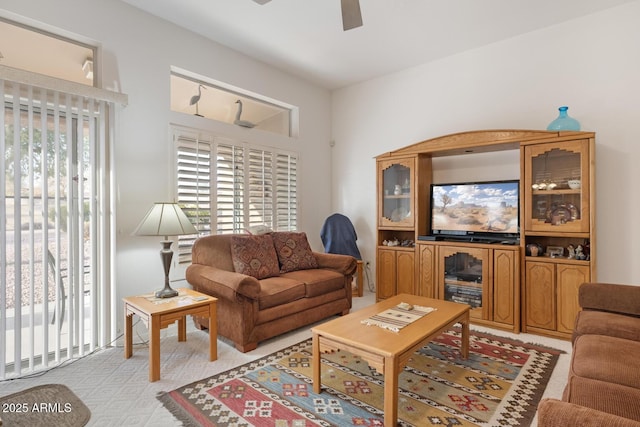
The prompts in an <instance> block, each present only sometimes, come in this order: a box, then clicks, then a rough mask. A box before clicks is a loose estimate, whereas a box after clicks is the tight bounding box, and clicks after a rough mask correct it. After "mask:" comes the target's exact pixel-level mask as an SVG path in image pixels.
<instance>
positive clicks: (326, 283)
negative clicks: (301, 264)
mask: <svg viewBox="0 0 640 427" xmlns="http://www.w3.org/2000/svg"><path fill="white" fill-rule="evenodd" d="M282 277H287V278H289V279H295V280H299V281H301V282H304V288H305V296H306V297H307V298H313V297H315V296H318V295H323V294H326V293H329V292H332V291H337V290H338V289H344V287H345V282H344V275H342V274H340V273H336V272H335V271H331V270H323V269H317V268H316V269H312V270H297V271H290V272H288V273H285V274H284V276H282Z"/></svg>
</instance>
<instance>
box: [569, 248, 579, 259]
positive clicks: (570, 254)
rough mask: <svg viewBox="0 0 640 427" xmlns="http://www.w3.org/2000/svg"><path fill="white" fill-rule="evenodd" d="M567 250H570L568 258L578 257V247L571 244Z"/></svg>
mask: <svg viewBox="0 0 640 427" xmlns="http://www.w3.org/2000/svg"><path fill="white" fill-rule="evenodd" d="M578 247H580V246H578ZM567 251H568V252H569V256H568V257H567V258H569V259H574V258H575V257H576V248H575V247H574V246H573V245H569V246H568V247H567Z"/></svg>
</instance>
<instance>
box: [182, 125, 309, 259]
mask: <svg viewBox="0 0 640 427" xmlns="http://www.w3.org/2000/svg"><path fill="white" fill-rule="evenodd" d="M173 133H174V142H175V146H176V159H177V162H176V168H177V170H176V171H177V201H178V203H180V205H181V206H182V208H183V210H184V212H185V213H186V214H187V216H188V217H189V218H190V219H191V222H192V223H193V224H194V225H195V226H196V229H197V230H198V233H199V235H206V234H211V233H214V234H225V233H243V232H245V231H246V230H247V229H249V228H250V227H252V226H256V225H265V226H267V227H269V228H271V229H273V230H280V231H286V230H295V229H296V228H297V202H298V200H297V179H298V176H297V172H298V171H297V166H298V156H297V155H296V154H295V153H291V152H285V151H281V150H276V149H271V148H264V147H257V146H252V145H250V144H248V143H243V142H238V141H233V140H230V139H228V138H223V137H217V136H215V135H212V134H209V133H207V132H203V131H192V130H185V129H181V128H174V132H173ZM196 237H197V236H181V237H180V238H179V244H178V248H179V249H178V262H180V263H188V262H190V261H191V246H192V245H193V242H194V240H195V238H196Z"/></svg>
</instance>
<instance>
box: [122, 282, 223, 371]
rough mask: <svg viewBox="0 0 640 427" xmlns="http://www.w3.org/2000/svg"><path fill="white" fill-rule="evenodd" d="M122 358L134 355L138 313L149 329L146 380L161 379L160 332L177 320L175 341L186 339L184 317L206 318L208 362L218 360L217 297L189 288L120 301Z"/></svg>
mask: <svg viewBox="0 0 640 427" xmlns="http://www.w3.org/2000/svg"><path fill="white" fill-rule="evenodd" d="M123 301H124V358H125V359H128V358H130V357H131V356H132V355H133V315H134V314H137V315H138V316H139V317H140V319H141V320H142V321H143V322H144V324H145V326H146V327H147V329H149V381H151V382H153V381H158V380H159V379H160V329H164V328H166V327H167V326H169V325H171V324H173V323H174V322H175V321H176V320H177V321H178V341H186V340H187V322H186V316H187V315H192V316H202V317H207V318H209V360H210V361H214V360H216V359H217V358H218V323H217V320H216V302H217V301H218V299H217V298H214V297H211V296H209V295H206V294H202V293H200V292H196V291H194V290H192V289H186V288H181V289H178V296H177V297H173V298H166V299H162V298H156V297H155V296H153V294H149V295H139V296H133V297H127V298H123Z"/></svg>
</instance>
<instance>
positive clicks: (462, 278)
mask: <svg viewBox="0 0 640 427" xmlns="http://www.w3.org/2000/svg"><path fill="white" fill-rule="evenodd" d="M489 282H490V279H489V249H482V248H471V247H462V246H459V247H458V246H440V247H439V248H438V295H439V298H441V299H444V300H446V301H454V302H463V303H468V304H469V305H471V312H470V317H471V318H472V319H473V318H476V319H486V320H488V319H489V317H490V316H489V311H490V307H491V305H492V302H491V299H490V285H489ZM478 300H480V304H478Z"/></svg>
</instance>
